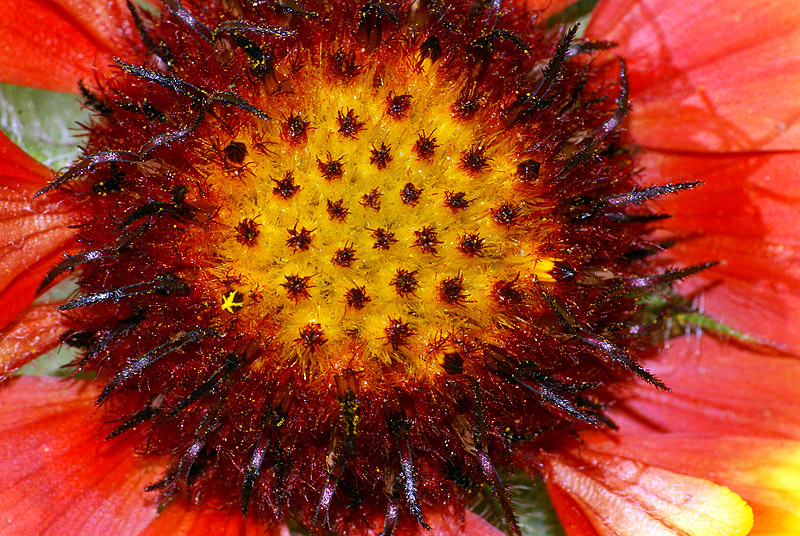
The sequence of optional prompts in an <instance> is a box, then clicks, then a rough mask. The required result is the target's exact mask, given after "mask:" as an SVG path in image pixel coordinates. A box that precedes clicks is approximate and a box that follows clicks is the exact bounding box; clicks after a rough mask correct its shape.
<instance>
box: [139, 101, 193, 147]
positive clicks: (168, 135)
mask: <svg viewBox="0 0 800 536" xmlns="http://www.w3.org/2000/svg"><path fill="white" fill-rule="evenodd" d="M204 116H205V107H203V106H201V107H199V108H198V109H197V112H195V116H194V119H193V120H192V122H191V123H189V124H187V125H185V126H183V127H182V128H179V129H178V130H172V131H169V132H165V133H163V134H159V135H157V136H153V137H152V138H150V139H149V140H147V142H145V144H144V145H142V148H141V149H139V154H140V155H142V156H145V155H147V153H149V152H151V151H152V150H153V149H156V148H158V147H161V146H162V145H170V144H172V143H175V142H177V141H180V140H182V139H183V138H185V137H186V136H189V135H190V134H192V133H193V132H194V131H195V130H197V127H199V126H200V123H201V121H202V120H203V117H204Z"/></svg>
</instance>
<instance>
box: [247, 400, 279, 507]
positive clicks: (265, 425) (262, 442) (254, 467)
mask: <svg viewBox="0 0 800 536" xmlns="http://www.w3.org/2000/svg"><path fill="white" fill-rule="evenodd" d="M285 422H286V418H285V417H284V416H282V415H280V414H278V413H277V412H275V411H274V410H272V409H270V410H268V411H267V412H266V413H264V415H263V416H262V417H261V432H260V433H259V436H258V439H257V440H256V446H255V448H254V449H253V455H252V456H251V457H250V461H249V463H248V464H247V467H246V468H245V470H244V480H243V482H242V488H241V508H242V517H245V516H247V509H248V506H249V504H250V495H251V493H252V492H253V487H254V486H255V483H256V480H257V479H258V476H259V474H261V466H262V464H263V463H264V458H265V456H266V453H267V449H268V448H269V446H270V436H269V434H268V432H269V431H270V430H274V429H276V428H280V427H281V426H283V424H284V423H285Z"/></svg>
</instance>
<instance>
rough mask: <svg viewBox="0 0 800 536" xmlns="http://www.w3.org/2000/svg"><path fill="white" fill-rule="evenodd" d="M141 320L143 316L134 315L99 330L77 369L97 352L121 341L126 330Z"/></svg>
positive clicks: (134, 326) (135, 325) (128, 330)
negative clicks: (111, 326) (110, 326)
mask: <svg viewBox="0 0 800 536" xmlns="http://www.w3.org/2000/svg"><path fill="white" fill-rule="evenodd" d="M143 320H144V316H141V315H134V316H131V317H128V318H125V319H123V320H121V321H120V322H119V323H117V324H116V325H115V326H114V327H113V328H110V329H108V328H107V329H105V330H104V331H101V332H99V333H100V334H99V335H98V336H97V340H96V341H94V342H93V344H92V346H91V347H90V348H89V349H88V350H87V351H86V353H85V354H84V356H83V358H82V359H81V360H80V362H78V366H77V367H76V368H77V369H78V370H80V369H82V368H83V367H84V366H86V364H87V363H88V362H89V361H90V360H92V359H94V357H95V356H97V354H99V353H100V352H103V351H106V350H109V349H110V348H109V347H110V346H111V347H113V346H115V345H116V344H119V341H121V340H122V338H123V337H124V336H125V335H127V334H128V332H130V331H131V330H132V329H134V328H136V327H137V326H138V325H139V324H141V323H142V321H143Z"/></svg>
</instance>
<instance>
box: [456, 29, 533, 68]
mask: <svg viewBox="0 0 800 536" xmlns="http://www.w3.org/2000/svg"><path fill="white" fill-rule="evenodd" d="M498 39H500V40H503V41H510V42H511V43H513V44H514V46H516V47H517V48H518V49H520V51H521V52H523V53H524V54H527V53H528V52H529V51H530V47H529V46H528V44H527V43H526V42H525V41H524V40H523V39H522V38H521V37H519V36H518V35H516V34H515V33H513V32H510V31H508V30H491V31H489V32H486V33H485V34H484V35H481V36H480V37H478V38H477V39H475V40H474V41H472V42H471V43H470V44H469V45H467V51H468V52H469V53H470V54H471V55H472V56H474V57H475V58H476V59H478V60H479V61H484V62H485V61H488V60H489V58H490V57H491V56H492V53H493V52H494V42H495V41H497V40H498Z"/></svg>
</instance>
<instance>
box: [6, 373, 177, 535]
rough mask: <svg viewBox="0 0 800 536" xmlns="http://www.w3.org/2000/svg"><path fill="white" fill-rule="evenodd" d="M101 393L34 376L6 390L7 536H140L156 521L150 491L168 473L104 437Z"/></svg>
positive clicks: (123, 443)
mask: <svg viewBox="0 0 800 536" xmlns="http://www.w3.org/2000/svg"><path fill="white" fill-rule="evenodd" d="M96 395H97V390H96V389H93V388H91V387H90V386H88V385H87V384H85V383H80V382H71V381H64V380H56V379H54V378H42V377H32V376H23V377H20V378H18V379H15V380H13V381H12V382H10V383H7V384H6V385H5V386H4V387H3V388H2V389H0V452H3V453H4V454H3V456H0V511H2V512H3V518H2V525H0V534H5V535H9V536H11V535H19V534H36V535H37V536H71V535H74V536H108V535H110V534H113V535H115V536H126V535H131V536H133V535H138V534H139V532H141V530H142V529H143V528H144V527H145V526H146V525H147V523H148V522H149V521H150V520H151V519H152V518H153V517H154V516H155V514H156V508H155V504H154V503H153V502H152V497H148V496H146V495H145V493H144V492H143V488H144V487H145V486H146V485H147V484H150V483H152V482H154V481H155V480H157V479H158V477H159V476H160V474H161V472H162V468H161V467H160V466H159V465H158V464H156V463H153V462H152V461H151V460H149V459H144V458H141V457H137V456H134V455H133V446H132V445H131V444H129V442H128V441H125V440H122V441H103V440H102V438H100V437H98V428H97V422H96V420H95V419H92V416H93V413H94V411H95V408H94V403H93V401H94V398H95V396H96Z"/></svg>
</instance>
